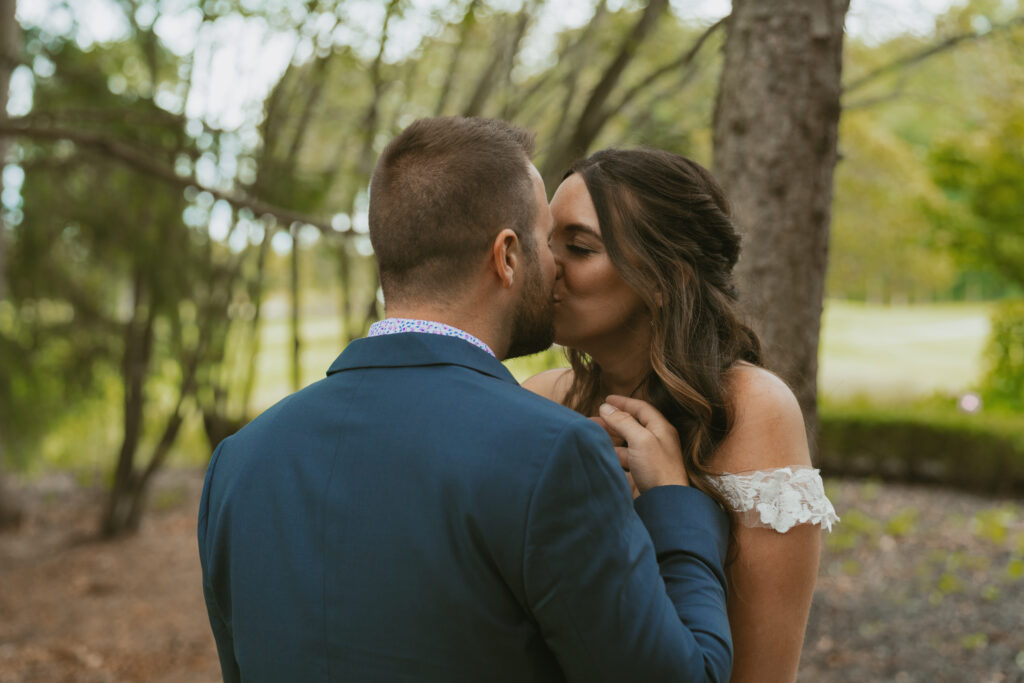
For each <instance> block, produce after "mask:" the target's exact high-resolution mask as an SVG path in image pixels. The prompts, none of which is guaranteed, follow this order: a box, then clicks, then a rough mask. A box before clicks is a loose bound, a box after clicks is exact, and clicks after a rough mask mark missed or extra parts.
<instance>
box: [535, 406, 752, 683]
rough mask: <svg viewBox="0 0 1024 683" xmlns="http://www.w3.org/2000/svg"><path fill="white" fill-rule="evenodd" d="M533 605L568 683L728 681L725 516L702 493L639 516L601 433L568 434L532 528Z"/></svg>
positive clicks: (656, 494) (657, 502) (656, 497)
mask: <svg viewBox="0 0 1024 683" xmlns="http://www.w3.org/2000/svg"><path fill="white" fill-rule="evenodd" d="M525 541H526V542H525V548H526V552H525V554H524V567H523V576H524V580H525V589H526V596H527V600H528V602H529V607H530V609H531V610H532V613H533V616H534V618H535V619H536V620H537V623H538V625H539V626H540V629H541V631H542V633H543V635H544V638H545V640H546V642H547V643H548V645H549V647H550V648H551V649H552V651H553V652H554V654H555V656H556V657H557V658H558V661H559V663H560V665H561V666H562V669H563V670H564V672H565V674H566V677H567V678H568V680H570V681H624V680H634V681H648V682H656V681H673V682H677V683H678V682H679V681H727V680H728V678H729V674H730V669H731V667H732V641H731V638H730V634H729V623H728V619H727V616H726V603H725V599H726V593H725V585H726V583H725V575H724V573H723V570H722V564H723V561H724V556H725V550H726V544H727V541H728V519H727V517H726V515H725V513H724V512H723V511H722V510H721V509H720V508H719V507H718V506H717V505H716V504H715V503H714V502H713V501H712V500H711V499H710V498H709V497H708V496H706V495H704V494H703V493H701V492H700V491H698V490H696V489H693V488H689V487H684V486H665V487H658V488H655V489H651V490H650V491H648V492H646V493H645V494H644V495H642V496H640V497H639V498H638V499H637V501H636V507H635V509H634V505H633V502H632V501H631V496H630V492H629V490H628V488H627V484H626V481H625V478H624V477H623V474H622V470H621V467H620V466H619V463H618V460H617V458H616V457H615V454H614V451H613V449H612V448H611V444H610V443H609V442H608V438H607V436H606V435H605V434H604V432H603V431H602V430H601V429H600V428H599V427H597V426H596V425H593V424H591V423H586V422H579V423H574V424H572V425H570V426H569V427H568V428H566V430H565V431H563V433H562V434H561V435H560V437H559V438H558V440H557V443H556V445H555V448H554V452H553V453H552V454H551V456H550V458H549V460H548V462H547V464H546V467H545V469H544V471H543V472H542V473H541V475H540V478H539V480H538V482H537V485H536V488H535V489H534V493H533V498H532V500H531V503H530V509H529V513H528V519H527V524H526V539H525Z"/></svg>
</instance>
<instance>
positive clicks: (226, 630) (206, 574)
mask: <svg viewBox="0 0 1024 683" xmlns="http://www.w3.org/2000/svg"><path fill="white" fill-rule="evenodd" d="M224 443H225V441H222V442H221V443H220V445H218V446H217V449H216V450H215V451H214V452H213V457H212V458H210V466H209V467H208V468H207V470H206V481H205V482H204V484H203V497H202V498H201V499H200V501H199V529H198V538H199V562H200V564H201V565H202V569H203V596H204V597H205V598H206V613H207V616H208V617H209V618H210V627H211V628H212V629H213V638H214V640H215V641H217V655H218V657H219V658H220V668H221V675H222V677H223V679H224V683H235V682H237V681H241V680H242V679H241V673H240V672H239V670H238V662H237V661H236V659H235V643H234V638H233V637H232V635H231V622H230V620H229V618H228V617H227V615H225V614H224V609H223V604H224V602H223V601H224V599H226V598H227V596H218V595H217V594H216V591H215V589H214V580H213V578H212V573H213V571H212V568H211V565H213V564H214V563H215V562H216V560H217V558H216V555H217V549H216V548H211V547H210V540H209V538H208V535H207V530H208V528H209V521H210V519H209V518H210V494H211V490H212V488H213V472H214V470H215V468H216V467H217V460H218V458H219V457H220V454H221V450H222V449H223V448H224Z"/></svg>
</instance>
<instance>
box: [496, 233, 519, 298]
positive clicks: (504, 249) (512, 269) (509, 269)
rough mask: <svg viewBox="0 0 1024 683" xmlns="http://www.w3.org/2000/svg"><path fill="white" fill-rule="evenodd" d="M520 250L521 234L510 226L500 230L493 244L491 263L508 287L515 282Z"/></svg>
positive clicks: (502, 283)
mask: <svg viewBox="0 0 1024 683" xmlns="http://www.w3.org/2000/svg"><path fill="white" fill-rule="evenodd" d="M519 251H520V246H519V236H518V235H516V233H515V231H514V230H512V229H510V228H505V229H504V230H502V231H501V232H499V233H498V234H497V236H496V237H495V238H494V242H493V243H492V244H491V258H490V265H491V267H492V268H494V272H495V274H496V275H497V276H498V279H499V280H500V281H501V285H502V287H505V288H506V289H507V288H509V287H511V286H512V285H513V284H514V283H515V280H516V270H517V269H518V268H519V256H520V254H519Z"/></svg>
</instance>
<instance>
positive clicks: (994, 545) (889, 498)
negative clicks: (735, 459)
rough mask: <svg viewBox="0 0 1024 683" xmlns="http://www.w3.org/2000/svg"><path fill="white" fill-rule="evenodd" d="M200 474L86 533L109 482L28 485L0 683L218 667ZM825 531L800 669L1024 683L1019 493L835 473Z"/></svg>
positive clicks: (2, 558) (1, 592) (7, 555)
mask: <svg viewBox="0 0 1024 683" xmlns="http://www.w3.org/2000/svg"><path fill="white" fill-rule="evenodd" d="M201 487H202V473H201V472H196V471H175V472H169V473H166V474H165V475H164V476H162V478H161V479H160V481H159V482H158V486H157V489H156V491H155V492H154V495H153V496H152V500H151V507H152V511H151V512H150V514H149V515H148V517H147V518H146V520H145V522H144V525H143V529H142V531H141V533H140V534H139V535H137V536H135V537H132V538H127V539H123V540H118V541H114V542H107V543H100V542H97V541H95V540H93V538H92V536H91V534H92V531H93V529H94V528H95V524H96V518H97V515H98V505H99V496H98V494H97V493H96V492H95V491H90V490H87V489H82V488H81V487H79V486H77V485H76V484H75V483H74V482H73V480H72V479H71V478H70V477H66V476H53V477H48V478H46V479H44V480H42V481H39V482H35V483H33V484H32V485H31V486H30V487H27V488H23V490H22V494H23V496H24V498H25V500H26V502H27V504H28V518H27V520H26V522H25V523H24V524H23V526H22V527H21V528H20V529H19V530H17V531H15V532H8V533H5V534H2V535H0V683H14V682H18V683H20V682H23V681H41V682H43V681H45V682H47V683H49V682H57V681H75V682H76V683H77V682H83V683H91V682H101V681H102V682H108V681H109V682H112V681H118V682H119V681H162V682H167V683H171V682H186V681H187V682H189V683H202V682H203V681H217V680H219V669H218V667H217V659H216V651H215V648H214V644H213V639H212V637H211V635H210V633H209V627H208V624H207V621H206V614H205V610H204V606H203V599H202V592H201V588H200V577H199V563H198V559H197V554H196V545H195V511H196V508H197V505H198V498H199V491H200V489H201ZM828 489H829V494H830V496H831V497H832V498H833V501H834V503H835V504H836V508H837V510H838V512H839V514H840V516H842V517H843V521H842V522H841V523H840V524H839V525H838V526H837V527H836V530H835V531H834V532H833V534H832V535H831V536H829V537H828V539H827V542H826V544H825V549H824V551H823V554H822V562H821V572H820V576H819V583H818V588H817V592H816V595H815V601H814V607H813V608H812V612H811V619H810V624H809V627H808V633H807V638H806V641H805V647H804V656H803V662H802V665H801V673H800V679H799V680H800V681H801V682H802V683H812V682H813V683H819V682H821V683H830V682H846V681H857V682H860V681H899V682H917V681H922V682H924V681H927V682H928V683H940V682H945V681H949V682H951V683H952V682H954V681H955V682H957V683H960V682H970V683H975V682H977V683H1014V682H1016V683H1024V507H1022V505H1021V504H1020V502H1019V501H1006V500H993V499H988V498H982V497H977V496H971V495H967V494H960V493H954V492H949V491H943V490H933V489H921V488H910V487H901V486H889V485H881V484H878V483H871V482H867V483H865V482H838V481H831V482H829V483H828Z"/></svg>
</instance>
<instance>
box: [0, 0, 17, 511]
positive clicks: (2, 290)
mask: <svg viewBox="0 0 1024 683" xmlns="http://www.w3.org/2000/svg"><path fill="white" fill-rule="evenodd" d="M15 4H16V3H15V0H0V113H3V114H4V115H5V116H6V112H7V90H8V88H9V86H10V83H11V72H12V71H14V64H15V63H16V62H17V60H18V53H19V52H20V51H21V45H20V43H21V32H20V30H19V28H18V22H17V21H16V20H15V18H14V10H15ZM7 145H8V142H7V139H6V138H0V166H2V165H3V163H4V160H6V158H7ZM2 189H3V183H2V179H0V190H2ZM6 265H7V225H6V223H5V222H4V221H3V219H2V218H0V301H3V300H4V299H6V298H7V270H6ZM4 467H5V455H4V435H3V434H0V530H2V529H5V528H8V527H14V526H17V525H18V524H19V523H20V522H21V516H22V515H21V505H20V504H19V503H18V500H17V499H16V498H15V496H14V494H13V493H12V492H11V490H10V488H9V487H8V486H7V483H6V477H5V475H4Z"/></svg>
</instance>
